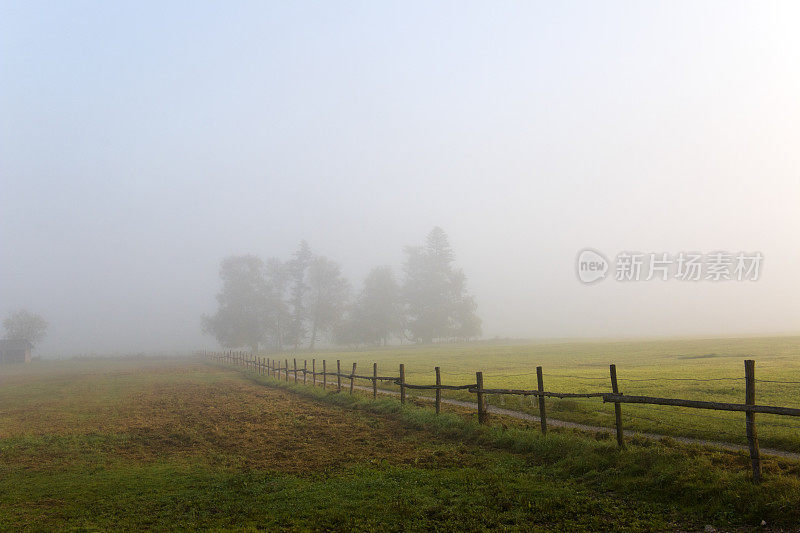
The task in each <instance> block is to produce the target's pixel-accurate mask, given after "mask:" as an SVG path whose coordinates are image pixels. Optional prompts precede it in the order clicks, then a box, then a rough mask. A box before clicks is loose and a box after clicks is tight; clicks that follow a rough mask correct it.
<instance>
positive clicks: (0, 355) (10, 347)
mask: <svg viewBox="0 0 800 533" xmlns="http://www.w3.org/2000/svg"><path fill="white" fill-rule="evenodd" d="M31 348H32V346H31V343H30V342H28V341H26V340H20V339H0V364H5V363H30V362H31Z"/></svg>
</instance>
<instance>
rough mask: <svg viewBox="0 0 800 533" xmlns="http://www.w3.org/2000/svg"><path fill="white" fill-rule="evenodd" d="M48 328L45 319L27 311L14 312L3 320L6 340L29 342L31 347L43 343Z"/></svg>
mask: <svg viewBox="0 0 800 533" xmlns="http://www.w3.org/2000/svg"><path fill="white" fill-rule="evenodd" d="M47 326H48V324H47V322H46V321H45V319H44V318H42V317H41V316H39V315H37V314H36V313H31V312H29V311H26V310H25V309H20V310H19V311H14V312H13V313H11V314H10V315H8V318H6V319H5V320H3V329H4V330H5V335H6V338H8V339H14V340H24V341H28V342H29V343H30V344H31V346H36V345H37V344H39V342H41V340H42V339H43V338H44V336H45V333H46V332H47Z"/></svg>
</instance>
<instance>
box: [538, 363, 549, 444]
mask: <svg viewBox="0 0 800 533" xmlns="http://www.w3.org/2000/svg"><path fill="white" fill-rule="evenodd" d="M536 383H537V385H538V387H539V392H544V378H543V377H542V367H540V366H537V367H536ZM539 420H541V422H542V435H544V434H546V433H547V413H546V412H545V408H544V395H543V394H540V395H539Z"/></svg>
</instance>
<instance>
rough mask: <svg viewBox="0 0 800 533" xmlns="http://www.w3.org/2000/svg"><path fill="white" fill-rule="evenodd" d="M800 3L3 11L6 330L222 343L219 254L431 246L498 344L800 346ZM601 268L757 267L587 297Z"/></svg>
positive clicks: (54, 349) (340, 257)
mask: <svg viewBox="0 0 800 533" xmlns="http://www.w3.org/2000/svg"><path fill="white" fill-rule="evenodd" d="M798 28H800V4H797V3H793V2H785V3H773V2H747V3H739V2H730V1H723V2H695V1H692V2H674V1H670V2H662V3H656V2H634V1H630V2H590V1H586V2H566V3H564V2H558V3H556V2H510V1H509V2H489V1H486V2H463V1H458V2H406V1H404V2H391V3H390V2H314V3H305V2H271V3H268V2H252V3H248V2H196V1H192V2H185V3H180V2H150V3H148V2H140V1H137V2H129V3H127V4H123V3H121V2H51V3H39V2H28V1H25V2H22V1H19V2H10V1H7V0H2V1H0V244H1V245H0V314H2V315H5V314H7V312H8V311H10V310H12V309H16V308H20V307H24V308H28V309H30V310H32V311H36V312H39V313H40V314H42V315H44V316H45V318H46V319H47V320H48V321H49V322H50V324H51V327H50V330H49V335H48V337H47V339H46V341H45V342H43V344H42V345H41V349H40V353H42V354H44V355H59V354H71V353H79V352H98V353H99V352H106V351H120V352H122V351H154V350H161V349H167V350H186V349H195V348H202V347H213V346H214V342H213V340H212V339H209V338H208V337H204V336H203V335H202V334H201V332H200V326H199V324H200V322H199V316H200V314H201V313H204V312H212V311H213V310H214V306H215V301H214V294H215V293H216V291H217V290H218V279H217V269H218V265H219V261H220V259H222V258H223V257H224V256H226V255H229V254H239V253H255V254H258V255H261V256H262V257H269V256H283V257H287V256H288V255H289V254H290V253H291V252H292V251H293V250H294V249H295V248H296V246H297V243H298V242H299V241H300V239H303V238H305V239H307V240H308V241H309V243H310V245H311V247H312V250H313V251H315V252H317V253H320V254H324V255H326V256H329V257H331V258H332V259H335V260H336V261H338V262H340V263H341V264H342V266H343V269H344V271H345V273H346V274H347V275H348V277H349V278H350V280H351V282H352V283H353V284H354V285H355V286H356V287H358V286H359V285H360V282H361V279H362V278H363V276H364V274H365V273H366V272H367V271H368V270H369V268H370V267H372V266H374V265H380V264H389V265H392V266H394V267H395V268H396V271H398V272H399V271H400V267H401V265H402V259H403V255H402V246H404V245H408V244H416V243H421V242H422V241H423V239H424V236H425V234H426V232H427V231H428V230H429V229H430V228H431V227H432V226H434V225H440V226H442V227H443V228H444V229H445V231H447V233H448V234H449V236H450V238H451V242H452V245H453V247H454V249H455V252H456V257H457V262H458V264H459V265H460V266H461V267H463V268H464V270H465V272H466V274H467V276H468V279H469V287H470V289H471V291H472V292H473V293H474V294H475V295H476V298H477V300H478V305H479V308H478V311H479V314H480V315H481V316H482V318H483V320H484V333H485V335H486V336H494V335H503V336H505V335H508V336H525V337H551V338H552V337H587V336H589V337H598V336H643V335H729V334H757V333H774V332H775V333H777V332H788V333H796V332H798V331H800V298H798V296H800V246H798V245H800V31H798ZM584 247H592V248H596V249H598V250H600V251H602V252H604V253H605V254H606V255H608V256H610V257H612V258H613V256H615V255H616V254H617V253H618V252H620V251H624V250H635V251H641V252H659V253H660V252H668V253H678V252H680V251H700V252H712V251H716V250H725V251H731V252H738V251H748V252H752V251H760V252H762V253H763V255H764V263H763V270H762V273H761V279H760V280H759V281H757V282H725V283H713V282H705V281H704V282H697V283H685V282H678V281H675V280H670V281H667V282H657V281H652V282H643V281H642V282H630V283H622V282H617V281H614V280H613V279H606V280H604V281H602V282H600V283H598V284H595V285H592V286H586V285H582V284H581V283H579V282H578V281H577V278H576V273H575V258H576V254H577V253H578V251H579V250H580V249H582V248H584Z"/></svg>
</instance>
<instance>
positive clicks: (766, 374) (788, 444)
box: [289, 337, 800, 452]
mask: <svg viewBox="0 0 800 533" xmlns="http://www.w3.org/2000/svg"><path fill="white" fill-rule="evenodd" d="M293 357H294V356H289V361H290V362H291V360H292V358H293ZM297 357H300V358H301V359H298V362H299V364H300V367H302V360H303V359H307V360H308V364H309V368H310V363H311V358H312V357H314V358H316V359H317V368H320V367H321V360H322V359H323V358H324V359H327V361H328V368H335V361H336V360H337V359H340V360H341V361H342V368H343V369H348V370H349V369H350V368H351V366H352V364H353V363H354V362H355V363H357V364H358V368H359V369H368V370H367V372H371V369H372V363H373V362H377V363H378V366H379V373H380V374H381V375H387V374H389V375H397V374H398V370H397V369H398V365H399V363H404V364H405V368H406V379H407V381H408V382H409V383H415V384H433V383H434V373H433V369H434V367H435V366H439V367H441V369H442V379H443V383H445V384H464V383H474V382H475V371H477V370H480V371H483V374H484V380H485V381H484V383H485V386H486V387H487V388H493V387H497V388H514V389H535V388H536V366H538V365H541V366H542V367H543V369H544V383H545V389H546V390H550V391H562V392H611V388H610V380H609V369H608V365H609V364H610V363H615V364H616V365H617V373H618V376H619V383H620V390H621V391H622V392H623V393H625V394H631V395H645V396H662V397H667V398H687V399H695V400H709V401H719V402H730V403H743V402H744V380H743V376H744V366H743V360H744V359H755V360H756V378H757V379H759V380H764V381H760V382H758V383H757V386H756V399H757V403H759V404H763V405H778V406H788V407H792V406H795V405H796V404H797V397H798V395H800V385H798V382H800V338H798V337H764V338H731V339H724V338H719V339H670V340H637V341H617V342H612V341H596V342H561V343H539V344H516V345H493V344H465V345H452V344H443V345H431V346H404V347H393V348H388V349H377V350H362V351H350V352H347V351H339V352H333V351H332V352H322V353H316V354H298V355H297ZM785 382H789V383H785ZM792 382H794V383H792ZM363 385H365V386H369V383H367V382H365V383H363ZM382 387H386V388H392V386H391V385H388V384H386V383H385V384H382ZM410 394H412V395H413V394H415V393H414V391H411V393H410ZM444 396H445V397H449V398H454V399H461V400H469V401H474V395H470V394H468V393H456V392H451V391H445V393H444ZM488 400H489V403H490V404H493V405H497V406H498V407H505V408H508V409H514V410H519V411H523V412H529V413H531V414H535V413H536V411H537V406H536V403H535V402H536V400H535V398H534V397H528V398H521V397H511V396H489V399H488ZM546 403H547V408H548V412H550V413H551V415H552V416H553V417H556V418H559V419H561V420H567V421H571V422H578V423H583V424H589V425H596V426H605V427H612V426H613V423H614V409H613V406H612V405H610V404H604V403H603V402H602V400H600V399H564V400H556V399H547V401H546ZM623 421H624V424H625V427H626V428H629V429H634V430H639V431H644V432H652V433H659V434H663V435H672V436H682V437H695V438H702V439H709V440H719V441H724V442H730V443H734V444H746V437H745V430H744V415H743V414H741V413H729V412H716V411H714V412H709V411H704V410H699V409H689V408H679V407H666V406H645V405H631V404H628V405H625V406H623ZM758 431H759V439H760V441H761V444H762V446H769V447H774V448H778V449H781V450H786V451H794V452H800V421H799V420H795V419H793V418H791V417H779V416H775V415H759V416H758Z"/></svg>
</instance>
